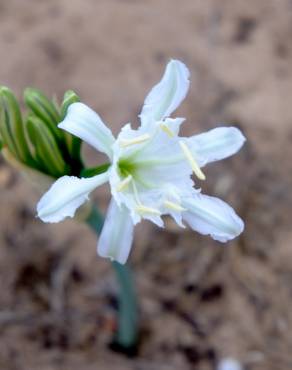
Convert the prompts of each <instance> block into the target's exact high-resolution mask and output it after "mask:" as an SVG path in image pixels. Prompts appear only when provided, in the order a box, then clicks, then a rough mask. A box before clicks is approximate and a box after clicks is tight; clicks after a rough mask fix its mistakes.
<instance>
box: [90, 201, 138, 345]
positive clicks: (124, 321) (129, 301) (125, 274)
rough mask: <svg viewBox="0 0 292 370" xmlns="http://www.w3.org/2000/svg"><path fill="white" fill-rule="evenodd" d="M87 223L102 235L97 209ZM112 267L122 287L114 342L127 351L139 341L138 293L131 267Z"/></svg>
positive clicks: (101, 220) (100, 218) (93, 210)
mask: <svg viewBox="0 0 292 370" xmlns="http://www.w3.org/2000/svg"><path fill="white" fill-rule="evenodd" d="M86 222H87V224H88V225H89V226H90V227H91V228H92V229H93V230H94V232H95V233H96V234H97V235H98V234H100V232H101V229H102V225H103V216H102V215H101V214H100V212H99V211H98V209H97V208H94V207H93V208H92V211H91V213H90V215H89V217H88V218H87V220H86ZM112 267H113V269H114V271H115V274H116V278H117V280H118V283H119V286H120V294H119V317H118V331H117V333H116V336H115V338H114V341H115V342H116V344H118V345H119V346H120V347H121V348H122V349H124V350H127V349H130V348H133V347H134V346H135V345H136V343H137V339H138V338H137V337H138V330H137V324H138V322H137V321H138V320H137V319H138V317H137V314H138V312H137V300H136V293H135V289H134V284H133V278H132V273H131V271H130V269H129V267H128V266H127V265H121V264H120V263H118V262H112Z"/></svg>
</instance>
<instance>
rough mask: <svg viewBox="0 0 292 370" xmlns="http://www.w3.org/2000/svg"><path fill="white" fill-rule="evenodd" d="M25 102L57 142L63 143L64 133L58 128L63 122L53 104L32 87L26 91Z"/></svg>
mask: <svg viewBox="0 0 292 370" xmlns="http://www.w3.org/2000/svg"><path fill="white" fill-rule="evenodd" d="M24 101H25V103H26V105H27V106H28V107H29V108H30V109H31V111H32V112H33V113H34V114H35V116H36V117H38V118H40V119H41V120H42V121H43V122H45V123H46V125H47V127H48V129H49V130H50V131H51V132H52V134H53V135H54V136H55V138H56V139H57V141H59V142H61V141H62V140H63V132H62V130H60V129H59V128H58V127H57V124H58V123H59V122H61V116H60V113H59V112H58V110H57V108H56V107H55V105H54V104H53V102H52V101H51V100H50V99H48V98H47V96H46V95H45V94H43V93H42V92H41V91H40V90H38V89H34V88H31V87H29V88H26V89H25V91H24Z"/></svg>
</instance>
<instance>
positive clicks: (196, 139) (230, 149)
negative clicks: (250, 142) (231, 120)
mask: <svg viewBox="0 0 292 370" xmlns="http://www.w3.org/2000/svg"><path fill="white" fill-rule="evenodd" d="M184 140H185V142H186V143H187V145H188V147H189V148H190V149H191V151H192V154H193V155H194V157H195V158H196V160H197V161H198V163H199V165H200V166H204V165H205V164H207V163H210V162H214V161H218V160H220V159H224V158H227V157H230V156H231V155H233V154H235V153H237V152H238V151H239V149H240V148H241V147H242V145H243V144H244V142H245V137H244V136H243V134H242V132H241V131H240V130H239V129H238V128H236V127H218V128H215V129H213V130H210V131H208V132H204V133H203V134H200V135H195V136H192V137H190V138H186V139H184Z"/></svg>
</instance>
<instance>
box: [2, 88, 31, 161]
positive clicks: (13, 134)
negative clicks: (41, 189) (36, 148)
mask: <svg viewBox="0 0 292 370" xmlns="http://www.w3.org/2000/svg"><path fill="white" fill-rule="evenodd" d="M0 133H1V137H2V141H3V143H4V144H5V145H7V147H8V149H9V150H10V152H11V153H12V154H13V155H14V156H15V157H16V158H17V159H18V160H20V161H21V162H23V163H30V162H31V160H32V158H31V155H30V150H29V145H28V143H27V141H26V137H25V133H24V127H23V122H22V118H21V112H20V109H19V105H18V102H17V100H16V98H15V96H14V95H13V93H12V91H11V90H10V89H8V88H7V87H5V86H2V87H0Z"/></svg>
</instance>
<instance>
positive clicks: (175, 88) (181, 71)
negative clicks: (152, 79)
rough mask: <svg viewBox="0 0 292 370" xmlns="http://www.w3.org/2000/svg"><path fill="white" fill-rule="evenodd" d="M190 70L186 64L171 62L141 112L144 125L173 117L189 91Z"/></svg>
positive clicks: (148, 96) (176, 61)
mask: <svg viewBox="0 0 292 370" xmlns="http://www.w3.org/2000/svg"><path fill="white" fill-rule="evenodd" d="M189 75H190V73H189V70H188V69H187V67H186V66H185V65H184V63H182V62H180V61H178V60H171V61H170V62H169V63H168V64H167V67H166V70H165V72H164V75H163V77H162V79H161V81H160V82H159V83H158V84H157V85H155V86H154V87H153V88H152V90H151V91H150V93H149V94H148V95H147V97H146V99H145V102H144V106H143V109H142V112H141V120H142V125H144V124H147V122H151V121H153V120H154V121H159V120H162V119H163V118H165V117H168V116H170V115H171V113H172V112H173V111H174V110H175V109H176V108H177V107H178V106H179V105H180V103H181V102H182V101H183V99H184V98H185V97H186V95H187V92H188V90H189V85H190V81H189Z"/></svg>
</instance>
